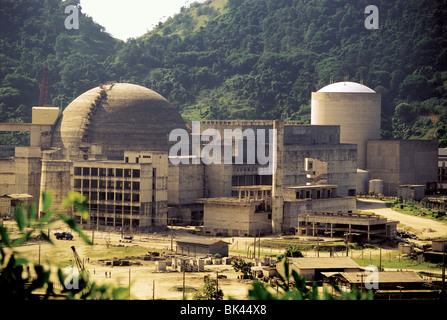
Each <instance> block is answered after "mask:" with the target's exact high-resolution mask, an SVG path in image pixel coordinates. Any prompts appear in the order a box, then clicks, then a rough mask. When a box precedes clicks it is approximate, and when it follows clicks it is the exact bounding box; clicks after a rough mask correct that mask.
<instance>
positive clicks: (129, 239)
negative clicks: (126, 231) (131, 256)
mask: <svg viewBox="0 0 447 320" xmlns="http://www.w3.org/2000/svg"><path fill="white" fill-rule="evenodd" d="M132 239H133V237H126V236H124V237H122V238H121V239H120V242H132Z"/></svg>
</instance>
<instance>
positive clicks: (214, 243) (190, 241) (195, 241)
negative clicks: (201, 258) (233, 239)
mask: <svg viewBox="0 0 447 320" xmlns="http://www.w3.org/2000/svg"><path fill="white" fill-rule="evenodd" d="M176 242H177V243H182V244H194V245H202V246H217V245H229V244H230V243H229V242H225V241H222V240H216V239H185V240H177V241H176Z"/></svg>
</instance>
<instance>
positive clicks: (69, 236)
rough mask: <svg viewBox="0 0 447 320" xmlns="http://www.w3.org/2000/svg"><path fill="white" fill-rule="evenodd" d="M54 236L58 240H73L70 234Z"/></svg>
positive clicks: (63, 233) (61, 233)
mask: <svg viewBox="0 0 447 320" xmlns="http://www.w3.org/2000/svg"><path fill="white" fill-rule="evenodd" d="M54 235H55V236H56V239H57V240H73V235H72V234H71V233H70V232H56V233H55V234H54Z"/></svg>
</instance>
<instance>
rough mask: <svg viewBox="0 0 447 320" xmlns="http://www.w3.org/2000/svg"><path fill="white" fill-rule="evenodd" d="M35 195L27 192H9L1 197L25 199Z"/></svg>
mask: <svg viewBox="0 0 447 320" xmlns="http://www.w3.org/2000/svg"><path fill="white" fill-rule="evenodd" d="M32 197H33V196H32V195H30V194H27V193H7V194H4V195H2V196H1V197H0V198H10V199H23V198H32Z"/></svg>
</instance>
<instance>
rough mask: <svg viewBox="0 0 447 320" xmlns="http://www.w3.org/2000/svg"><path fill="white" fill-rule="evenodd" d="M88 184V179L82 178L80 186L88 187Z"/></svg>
mask: <svg viewBox="0 0 447 320" xmlns="http://www.w3.org/2000/svg"><path fill="white" fill-rule="evenodd" d="M89 186H90V181H89V180H87V179H84V180H82V187H83V188H88V187H89Z"/></svg>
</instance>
